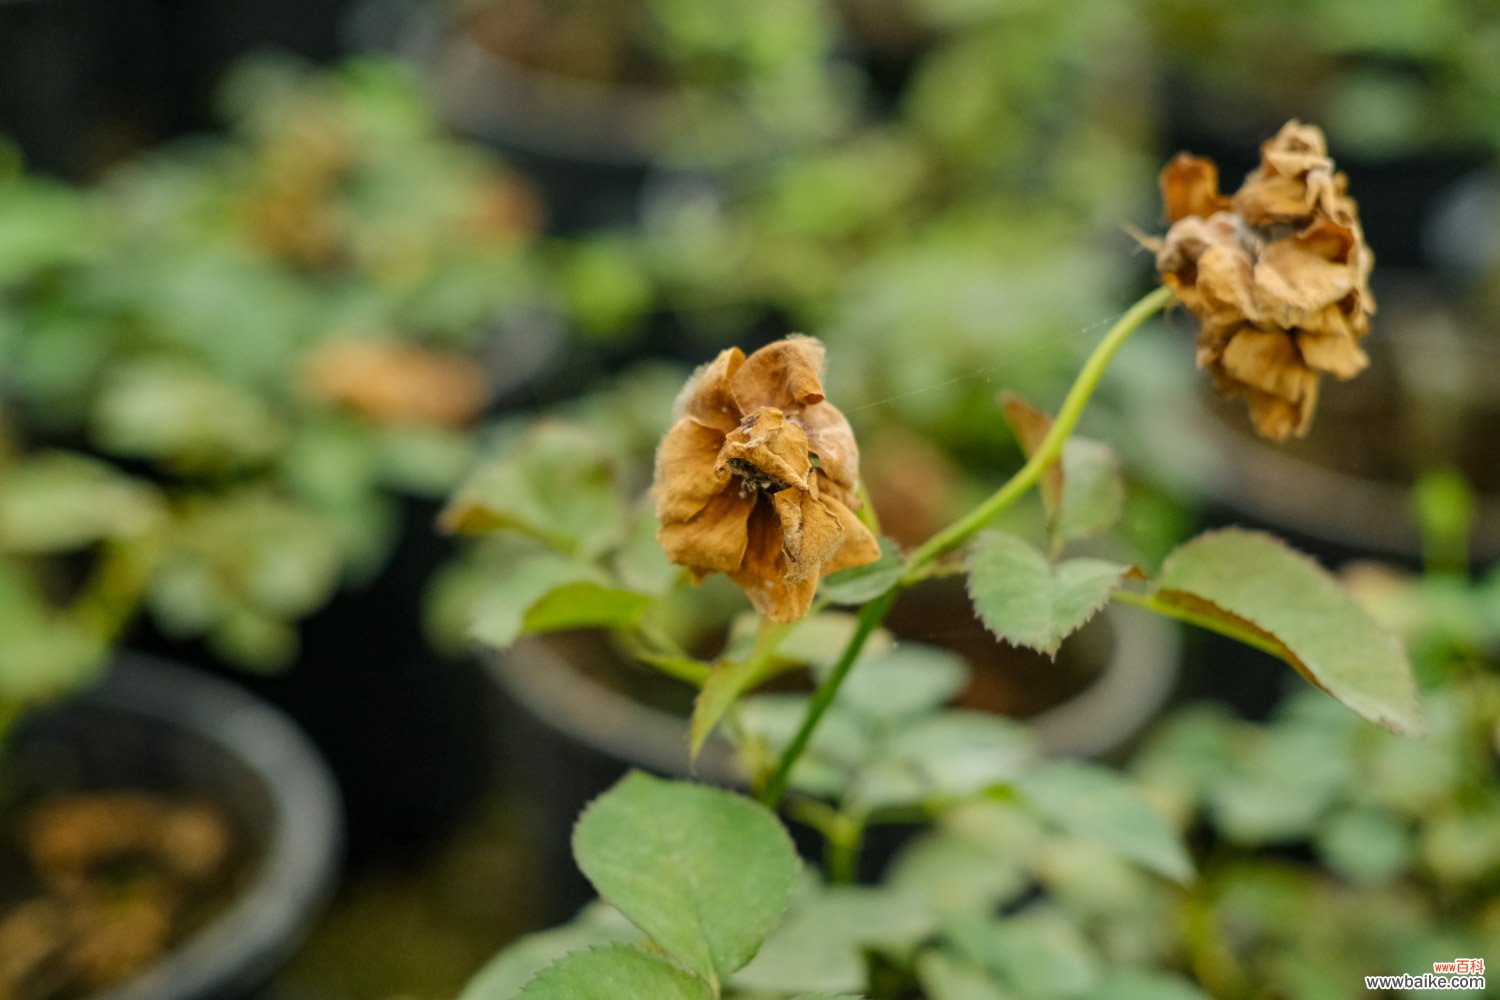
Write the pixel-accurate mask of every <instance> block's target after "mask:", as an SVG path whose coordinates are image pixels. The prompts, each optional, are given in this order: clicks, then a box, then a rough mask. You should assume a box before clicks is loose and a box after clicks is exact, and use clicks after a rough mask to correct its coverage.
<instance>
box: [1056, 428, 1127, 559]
mask: <svg viewBox="0 0 1500 1000" xmlns="http://www.w3.org/2000/svg"><path fill="white" fill-rule="evenodd" d="M1061 464H1062V471H1063V488H1062V500H1061V502H1060V503H1059V505H1058V512H1057V518H1056V524H1055V527H1054V529H1053V534H1054V535H1055V537H1056V538H1057V539H1058V540H1060V541H1071V540H1072V539H1075V538H1087V537H1090V536H1092V535H1098V534H1102V533H1103V532H1106V531H1108V530H1109V529H1111V528H1113V527H1114V526H1115V523H1116V522H1118V521H1119V519H1120V512H1121V511H1122V510H1123V509H1124V507H1125V477H1124V475H1123V473H1122V472H1121V469H1120V459H1119V456H1117V455H1116V454H1115V453H1114V450H1113V449H1112V448H1110V447H1109V445H1107V444H1103V443H1101V442H1099V441H1090V440H1088V439H1087V438H1078V437H1073V438H1069V439H1068V441H1067V443H1066V444H1064V445H1063V452H1062V463H1061Z"/></svg>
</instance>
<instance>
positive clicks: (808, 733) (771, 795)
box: [760, 587, 898, 809]
mask: <svg viewBox="0 0 1500 1000" xmlns="http://www.w3.org/2000/svg"><path fill="white" fill-rule="evenodd" d="M897 590H898V588H895V587H893V588H891V589H890V590H888V591H886V592H885V593H884V594H881V595H880V596H879V597H877V598H875V600H873V601H871V602H870V603H869V604H866V605H865V606H864V607H863V608H861V609H860V612H859V619H858V621H857V622H856V624H855V627H854V634H853V635H851V636H850V637H849V642H848V644H847V645H846V646H844V651H843V653H841V654H840V655H839V660H838V662H837V663H835V664H834V665H833V671H832V672H831V673H829V675H828V676H827V677H825V678H824V679H823V683H821V684H819V685H818V688H817V690H816V691H814V692H813V696H812V700H811V701H809V702H808V704H807V715H805V716H804V717H803V719H802V726H801V727H800V728H799V729H798V730H797V735H795V736H793V737H792V742H791V743H789V744H787V748H786V750H785V751H784V752H783V753H782V755H781V759H780V760H779V761H777V762H776V770H775V772H774V773H773V774H772V775H771V779H770V780H769V781H767V782H766V786H765V788H763V789H761V793H760V800H761V801H762V802H764V803H765V804H766V805H767V806H769V807H771V808H772V809H774V808H776V806H777V805H778V804H780V802H781V797H782V795H784V794H786V786H787V780H788V779H789V778H790V777H791V773H792V767H793V765H795V764H796V763H797V759H798V758H799V757H801V756H802V752H803V751H804V750H806V749H807V744H808V743H809V742H810V741H811V740H812V735H813V731H814V730H816V729H817V728H818V722H819V721H820V720H821V719H822V718H823V713H824V712H826V711H828V706H829V705H832V704H833V698H834V696H835V695H836V694H838V691H839V687H840V686H841V685H842V684H843V683H844V678H845V677H847V676H848V675H849V671H850V669H852V668H853V666H854V661H855V660H857V659H859V653H860V650H862V649H864V647H865V641H866V640H868V639H869V638H870V636H871V635H872V634H873V633H874V632H875V630H876V629H877V628H879V627H880V623H881V622H882V621H884V620H885V614H886V612H887V611H889V610H890V608H891V605H892V604H894V603H895V601H896V593H897Z"/></svg>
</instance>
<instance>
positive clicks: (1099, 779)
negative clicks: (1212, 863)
mask: <svg viewBox="0 0 1500 1000" xmlns="http://www.w3.org/2000/svg"><path fill="white" fill-rule="evenodd" d="M1015 788H1016V791H1017V792H1019V793H1020V795H1021V797H1022V798H1023V799H1024V800H1025V802H1026V803H1027V804H1028V805H1029V806H1030V807H1031V808H1032V809H1034V810H1035V811H1036V813H1037V814H1038V815H1039V816H1041V817H1042V818H1043V819H1045V820H1047V821H1048V822H1049V823H1052V824H1054V825H1055V826H1058V827H1060V828H1061V829H1063V830H1066V831H1068V832H1069V833H1075V834H1078V835H1080V836H1084V837H1090V838H1093V839H1095V840H1098V841H1100V842H1101V843H1104V844H1107V845H1108V846H1109V847H1111V848H1113V849H1114V850H1116V851H1118V852H1119V853H1120V854H1122V855H1124V856H1125V857H1127V858H1130V859H1131V860H1132V861H1135V862H1137V863H1138V864H1141V865H1144V866H1145V867H1147V868H1149V869H1151V870H1152V871H1154V872H1157V873H1158V874H1160V875H1164V876H1166V877H1167V878H1169V879H1173V880H1174V881H1177V882H1190V881H1192V879H1193V862H1192V859H1191V858H1189V857H1188V853H1187V849H1186V848H1185V847H1184V846H1183V844H1182V840H1181V838H1180V837H1178V835H1177V832H1176V831H1175V830H1173V829H1172V827H1171V825H1170V824H1169V823H1167V821H1166V820H1165V819H1164V818H1163V817H1162V816H1161V814H1160V813H1158V812H1157V811H1156V810H1154V809H1153V808H1152V807H1151V806H1150V804H1149V803H1147V801H1146V800H1145V799H1144V798H1142V797H1141V794H1140V792H1139V791H1137V790H1136V789H1135V788H1134V787H1133V786H1132V785H1131V784H1130V783H1129V782H1127V781H1126V780H1125V779H1123V778H1121V777H1120V776H1118V775H1116V774H1115V773H1114V772H1112V771H1110V770H1109V769H1107V768H1104V767H1100V766H1098V765H1092V764H1084V763H1081V762H1076V761H1057V762H1053V763H1050V764H1047V765H1044V766H1042V767H1039V768H1036V769H1035V770H1032V771H1030V772H1028V773H1026V774H1024V775H1022V776H1021V777H1020V778H1018V779H1017V780H1016V782H1015Z"/></svg>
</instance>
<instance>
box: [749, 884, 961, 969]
mask: <svg viewBox="0 0 1500 1000" xmlns="http://www.w3.org/2000/svg"><path fill="white" fill-rule="evenodd" d="M936 925H937V922H936V920H935V918H934V917H933V915H932V914H931V913H930V912H929V911H928V910H927V908H926V907H925V906H924V905H923V901H922V899H921V898H920V897H917V896H913V895H905V894H901V893H897V892H891V891H889V890H886V889H876V888H867V887H862V886H830V887H826V888H825V887H812V888H809V889H808V890H806V891H804V892H803V893H802V894H801V895H800V896H799V897H798V900H797V902H796V903H795V904H794V906H793V909H792V913H791V915H790V916H788V918H787V919H786V920H785V921H784V922H783V923H782V924H781V926H779V927H777V928H776V930H775V932H774V933H772V935H771V936H770V938H769V939H767V941H766V943H765V945H764V946H763V947H762V948H761V950H760V953H759V954H757V955H756V956H755V960H754V961H753V962H751V963H750V964H749V965H747V966H745V968H744V969H742V970H740V972H739V973H738V974H736V975H735V977H734V980H733V985H734V987H735V988H736V989H737V990H739V991H742V992H751V993H793V992H796V991H797V990H807V989H817V990H830V991H834V992H838V991H841V990H859V989H862V988H863V987H864V986H865V985H866V981H867V978H868V969H867V965H866V961H865V957H864V952H865V949H867V948H869V949H885V950H895V951H904V950H906V949H909V948H912V947H915V946H916V945H917V944H918V943H919V942H920V941H922V940H923V939H924V938H926V937H928V936H929V935H930V934H932V933H933V931H934V930H935V929H936Z"/></svg>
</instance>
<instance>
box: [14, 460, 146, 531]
mask: <svg viewBox="0 0 1500 1000" xmlns="http://www.w3.org/2000/svg"><path fill="white" fill-rule="evenodd" d="M163 507H164V504H163V502H162V499H161V497H160V496H158V494H157V493H156V491H155V490H154V489H153V488H152V487H150V486H148V485H147V484H146V483H143V482H138V481H136V480H133V479H129V478H127V477H125V476H123V475H121V474H120V473H118V472H117V471H115V469H114V468H113V467H112V466H109V465H106V464H105V463H103V462H98V461H95V460H94V459H90V458H85V457H84V456H82V455H74V454H71V453H68V452H47V453H43V454H40V455H36V456H34V457H32V458H30V459H28V460H27V461H25V462H23V463H22V464H20V465H19V466H17V467H13V468H10V469H7V470H6V472H5V475H4V478H3V479H0V550H3V551H9V552H29V553H39V552H63V551H68V550H70V549H77V548H82V547H84V546H86V545H90V544H92V543H93V542H96V541H98V540H100V539H101V538H123V537H128V536H131V535H139V534H141V533H143V532H145V531H147V530H149V529H150V528H152V527H154V526H156V525H157V524H158V522H159V521H160V519H161V517H162V514H163Z"/></svg>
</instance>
